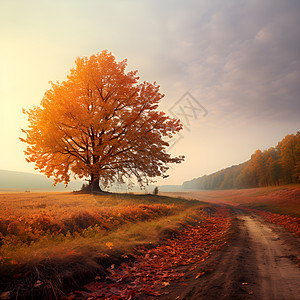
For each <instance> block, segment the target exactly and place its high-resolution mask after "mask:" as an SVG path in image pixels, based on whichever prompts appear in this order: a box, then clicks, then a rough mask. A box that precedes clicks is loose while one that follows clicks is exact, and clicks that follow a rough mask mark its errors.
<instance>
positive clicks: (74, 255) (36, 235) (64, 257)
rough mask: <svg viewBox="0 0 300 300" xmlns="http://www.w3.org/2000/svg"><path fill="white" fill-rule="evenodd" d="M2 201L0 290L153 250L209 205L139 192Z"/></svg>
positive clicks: (14, 196)
mask: <svg viewBox="0 0 300 300" xmlns="http://www.w3.org/2000/svg"><path fill="white" fill-rule="evenodd" d="M0 201H1V206H0V245H1V247H0V277H1V279H2V286H1V290H2V291H3V290H6V291H7V290H9V289H10V288H11V289H13V288H12V286H14V287H15V286H18V285H19V286H20V291H21V290H22V286H23V287H24V285H29V286H32V288H34V287H36V288H38V285H39V283H40V282H43V283H44V282H45V281H47V280H49V282H53V281H52V280H53V277H59V278H61V279H60V280H63V279H62V278H63V277H68V276H69V277H71V278H72V276H74V278H75V277H76V274H78V273H81V274H83V276H84V274H88V273H93V272H98V271H99V264H97V261H99V260H103V259H105V258H107V259H108V258H110V259H112V260H113V257H122V256H123V258H124V259H125V258H128V256H130V253H133V252H134V251H135V249H136V247H139V246H147V247H149V246H154V245H156V244H158V243H159V242H160V241H161V240H162V239H164V238H167V237H168V236H169V235H170V234H171V233H173V232H174V231H176V230H178V229H180V228H181V227H182V225H183V224H186V223H187V222H190V220H193V218H196V214H197V211H199V209H200V210H201V209H204V208H205V207H208V206H210V205H209V204H205V203H202V202H199V201H189V200H186V199H183V198H180V197H176V198H171V197H168V196H155V195H142V194H140V195H134V194H105V195H91V194H80V193H31V192H27V193H3V194H0ZM73 273H74V274H73ZM75 273H76V274H75ZM47 278H48V279H47ZM72 280H73V279H72ZM80 280H81V279H80ZM51 284H52V283H51Z"/></svg>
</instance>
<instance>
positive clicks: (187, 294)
mask: <svg viewBox="0 0 300 300" xmlns="http://www.w3.org/2000/svg"><path fill="white" fill-rule="evenodd" d="M234 213H235V215H236V217H235V221H234V222H235V226H234V227H235V230H234V232H233V235H232V238H231V240H230V241H229V243H228V245H229V246H227V247H226V248H224V249H223V250H222V251H219V252H216V253H214V254H213V255H212V256H211V257H210V258H209V259H208V260H207V261H206V262H205V263H204V264H201V265H199V266H197V268H195V269H194V270H192V269H193V268H191V266H189V267H188V268H186V269H184V268H183V269H182V271H187V272H186V276H185V280H184V281H182V282H179V283H173V284H171V285H170V286H168V287H167V288H165V289H164V290H163V291H164V292H167V293H168V294H167V295H164V296H161V297H159V299H220V300H221V299H260V300H264V299H265V300H273V299H274V300H275V299H278V300H284V299H286V300H292V299H300V268H299V267H297V266H296V263H295V262H296V260H297V258H298V259H299V258H300V253H299V251H300V248H299V245H300V243H299V240H297V239H296V238H294V237H293V236H292V235H291V234H289V233H287V232H286V231H285V230H283V229H282V228H281V227H279V226H276V225H273V224H269V223H267V222H265V221H264V220H263V219H261V218H260V217H259V216H257V215H255V214H249V213H246V212H244V211H242V210H239V209H234ZM298 261H299V260H298ZM188 270H190V271H188ZM199 274H202V275H200V276H199Z"/></svg>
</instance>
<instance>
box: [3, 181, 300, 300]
mask: <svg viewBox="0 0 300 300" xmlns="http://www.w3.org/2000/svg"><path fill="white" fill-rule="evenodd" d="M0 196H1V197H2V198H1V200H2V203H3V205H2V207H1V209H0V212H1V218H0V221H1V222H0V225H1V226H0V229H1V231H0V233H1V232H2V236H1V235H0V238H1V239H0V241H1V243H2V245H1V247H0V250H1V252H0V266H1V273H0V276H2V277H1V281H0V288H1V289H0V291H1V292H0V298H1V299H15V298H16V297H18V298H20V296H21V291H22V293H23V296H25V295H27V297H29V298H30V299H31V298H35V299H55V298H57V299H58V298H61V297H63V298H64V299H69V300H71V299H89V300H93V299H106V300H117V299H139V300H141V299H149V300H154V299H178V300H183V299H262V300H264V299H265V300H269V299H280V300H281V299H288V300H292V299H299V298H300V287H299V284H298V283H299V282H300V268H299V266H300V250H299V249H300V239H299V238H300V218H299V216H300V214H299V213H300V187H299V186H290V187H274V188H267V189H251V190H232V191H204V192H191V193H184V194H178V193H176V194H172V196H173V198H170V197H166V196H153V195H114V194H112V195H102V196H98V195H97V196H94V195H77V194H71V193H69V194H68V193H65V194H44V193H41V194H34V193H32V194H31V193H24V194H5V195H4V194H2V195H0ZM182 197H185V198H190V199H197V200H202V201H204V200H205V201H206V203H204V202H198V201H196V200H194V201H187V200H185V199H183V198H182ZM70 272H71V273H70ZM2 279H3V280H2ZM4 279H5V280H6V284H3V283H4ZM63 295H64V296H63ZM21 298H22V297H21ZM29 298H28V299H29Z"/></svg>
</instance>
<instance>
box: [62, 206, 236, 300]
mask: <svg viewBox="0 0 300 300" xmlns="http://www.w3.org/2000/svg"><path fill="white" fill-rule="evenodd" d="M191 221H193V222H194V225H196V226H190V225H185V227H186V228H185V229H184V230H183V231H182V232H180V234H178V235H176V236H175V237H174V238H172V239H169V240H168V241H167V242H166V243H164V244H162V245H159V246H158V247H155V248H152V249H146V248H144V247H140V248H139V249H137V255H136V256H135V260H134V261H131V262H129V263H122V264H121V265H120V266H118V267H117V266H115V265H114V264H113V265H111V266H110V267H109V268H107V271H108V276H106V278H101V277H100V276H97V277H96V278H95V282H92V283H90V284H88V285H86V286H84V289H82V290H77V291H75V292H74V293H71V294H69V295H68V296H66V297H64V299H115V300H117V299H136V298H137V299H139V297H138V296H140V297H141V295H143V296H142V297H141V299H142V298H144V299H147V298H149V297H150V296H160V295H162V294H163V292H162V293H160V292H157V290H158V289H161V288H163V287H166V286H168V285H170V283H171V282H172V281H184V280H185V275H186V274H185V273H184V272H178V270H176V269H175V267H177V266H184V265H190V264H191V268H190V270H191V269H195V268H196V266H194V265H192V264H193V263H199V264H200V263H201V262H203V261H205V260H206V259H207V258H208V257H209V256H210V255H211V253H212V252H213V251H216V250H218V249H220V248H221V247H222V246H224V245H225V244H226V243H227V242H226V234H227V233H228V230H229V228H230V224H231V218H230V216H229V209H228V208H217V209H215V211H214V212H213V214H208V213H206V212H205V211H203V210H199V211H198V218H197V219H193V220H191ZM204 274H205V271H204V272H201V273H199V274H197V275H196V279H197V278H199V277H200V276H202V275H204ZM178 284H180V283H178ZM136 296H137V297H136Z"/></svg>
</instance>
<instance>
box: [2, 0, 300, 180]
mask: <svg viewBox="0 0 300 300" xmlns="http://www.w3.org/2000/svg"><path fill="white" fill-rule="evenodd" d="M299 28H300V1H298V0H284V1H282V0H264V1H261V0H242V1H241V0H236V1H233V0H227V1H224V0H220V1H214V0H210V1H208V0H197V1H190V0H182V1H176V0H169V1H163V0H152V1H150V0H144V1H138V0H136V1H134V0H132V1H126V0H120V1H104V0H98V1H96V0H94V1H92V0H85V1H82V0H63V1H53V0H51V1H50V0H43V1H41V0H36V1H31V0H26V1H24V0H10V1H6V0H0V135H1V147H0V169H6V170H13V171H24V172H31V173H36V172H37V171H35V170H34V166H33V165H32V164H28V163H27V162H26V161H25V157H24V154H23V151H24V149H25V146H24V145H23V144H22V143H21V142H20V141H19V137H20V136H22V133H21V128H26V126H27V120H26V117H25V116H24V115H23V114H22V108H23V107H24V108H30V107H32V106H34V105H39V103H40V101H41V99H42V97H43V94H44V92H45V91H46V90H47V89H48V88H49V87H50V86H49V83H48V82H49V81H50V80H51V81H57V80H59V81H61V80H64V79H66V76H67V74H68V72H69V70H70V69H71V68H72V67H73V66H74V60H75V58H76V57H78V56H89V55H91V54H95V53H98V52H100V51H102V50H104V49H108V50H109V51H111V52H112V53H113V54H114V55H115V57H116V59H117V60H118V61H120V60H123V59H125V58H127V59H128V70H136V69H137V70H138V71H139V75H140V77H141V79H142V80H146V81H152V82H153V81H157V82H158V83H159V84H160V86H161V92H163V93H164V94H165V95H166V96H165V98H164V99H163V100H162V103H161V107H160V109H161V110H163V111H165V112H167V113H168V114H171V112H170V108H172V107H173V109H172V111H173V112H174V105H175V111H176V109H177V112H179V111H180V106H181V112H184V113H185V114H186V115H189V116H192V117H188V120H187V119H186V117H184V116H183V119H182V121H183V122H185V129H184V130H183V132H182V137H183V138H182V139H181V140H179V141H178V142H177V143H176V144H175V145H174V147H172V148H171V149H170V152H171V153H172V154H173V155H181V154H182V155H185V157H186V158H185V162H184V163H182V164H180V165H174V166H172V168H171V169H170V171H169V172H168V174H169V175H170V176H169V177H168V178H167V179H164V180H159V181H158V184H181V183H182V182H183V181H185V180H190V179H193V178H195V177H199V176H202V175H204V174H209V173H212V172H214V171H217V170H219V169H222V168H225V167H228V166H231V165H233V164H239V163H241V162H244V161H246V160H248V159H249V158H250V155H251V154H252V153H253V152H254V151H255V150H256V149H258V148H260V149H267V148H269V147H271V146H275V145H276V144H277V142H278V141H279V140H281V139H282V138H283V137H284V136H285V135H286V134H289V133H296V132H297V130H300V126H299V125H300V118H299V116H300V99H299V95H300V31H299ZM185 92H189V93H190V94H191V95H192V96H193V98H194V99H195V100H196V102H195V101H194V100H193V101H194V102H193V103H194V105H195V106H196V107H197V108H200V105H202V107H204V108H205V109H206V110H207V112H208V114H207V115H205V116H204V114H203V113H202V112H201V111H200V110H197V111H192V110H191V109H189V108H188V107H187V106H188V105H185V104H184V103H183V102H181V101H180V99H181V97H182V96H183V95H184V94H185ZM178 101H179V102H178ZM199 104H200V105H199ZM197 105H198V106H197ZM182 109H183V111H182ZM195 112H197V114H196V117H197V118H195V115H194V113H195ZM187 121H188V123H187Z"/></svg>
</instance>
